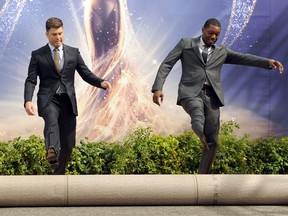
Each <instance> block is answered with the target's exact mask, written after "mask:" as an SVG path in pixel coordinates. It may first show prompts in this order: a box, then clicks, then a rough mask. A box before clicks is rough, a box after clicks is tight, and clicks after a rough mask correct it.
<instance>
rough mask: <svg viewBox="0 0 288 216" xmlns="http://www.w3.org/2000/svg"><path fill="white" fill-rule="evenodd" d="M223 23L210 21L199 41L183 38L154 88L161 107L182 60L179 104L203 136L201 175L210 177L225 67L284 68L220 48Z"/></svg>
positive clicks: (254, 56) (265, 60) (222, 101)
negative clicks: (165, 87) (168, 83)
mask: <svg viewBox="0 0 288 216" xmlns="http://www.w3.org/2000/svg"><path fill="white" fill-rule="evenodd" d="M220 31H221V24H220V22H219V21H218V20H217V19H215V18H211V19H208V20H207V21H206V22H205V24H204V26H203V27H202V35H201V36H200V37H198V38H183V39H181V40H180V42H179V43H178V44H177V45H176V47H175V48H174V49H172V50H171V51H170V53H169V54H168V55H167V57H166V58H165V59H164V61H163V62H162V63H161V65H160V67H159V69H158V72H157V76H156V78H155V82H154V84H153V86H152V92H153V93H154V94H153V102H154V103H156V104H157V105H159V106H160V104H161V102H162V101H163V97H164V94H163V92H162V88H163V85H164V82H165V80H166V77H167V76H168V74H169V73H170V71H171V70H172V68H173V66H174V65H175V63H176V62H177V61H178V60H179V59H180V60H181V63H182V76H181V80H180V83H179V88H178V99H177V104H178V105H181V106H182V107H183V109H184V110H185V111H186V112H187V113H188V114H189V115H190V117H191V124H192V130H193V131H194V132H195V133H196V134H197V135H198V136H199V138H200V140H201V142H202V144H203V146H204V148H203V153H202V157H201V160H200V164H199V168H198V173H199V174H208V173H210V171H211V167H212V163H213V160H214V158H215V154H216V150H217V145H218V134H219V128H220V120H219V119H220V110H219V107H221V106H224V96H223V92H222V85H221V77H220V75H221V68H222V66H223V64H238V65H246V66H254V67H260V68H266V69H272V68H278V69H279V71H280V73H282V72H283V70H284V68H283V66H282V64H281V63H280V62H279V61H275V60H273V59H267V58H263V57H260V56H256V55H251V54H242V53H238V52H234V51H232V50H230V49H228V48H227V47H226V46H225V45H220V46H218V45H216V44H215V43H216V41H217V39H218V37H219V35H220Z"/></svg>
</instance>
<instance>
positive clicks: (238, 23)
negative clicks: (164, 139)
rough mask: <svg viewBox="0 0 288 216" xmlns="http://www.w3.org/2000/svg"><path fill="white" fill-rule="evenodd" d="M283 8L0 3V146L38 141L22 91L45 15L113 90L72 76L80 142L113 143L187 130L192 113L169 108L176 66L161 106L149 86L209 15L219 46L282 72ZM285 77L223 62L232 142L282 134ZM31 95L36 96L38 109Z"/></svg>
mask: <svg viewBox="0 0 288 216" xmlns="http://www.w3.org/2000/svg"><path fill="white" fill-rule="evenodd" d="M287 10H288V1H287V0H261V1H260V0H258V1H257V0H203V1H198V0H190V1H187V0H157V1H155V0H137V1H133V0H107V1H101V0H86V1H76V0H67V1H57V4H56V2H55V1H51V0H41V1H40V0H2V1H0V35H1V37H0V59H1V65H0V73H1V79H0V91H1V94H0V103H1V112H0V118H1V121H0V140H1V141H4V140H9V139H13V138H15V137H18V136H21V137H23V138H27V137H29V136H30V135H32V134H35V135H39V136H42V133H43V132H42V131H43V127H44V126H43V125H44V123H43V119H42V118H40V117H37V116H28V115H27V114H26V113H25V110H24V106H23V102H24V101H23V92H24V82H25V78H26V76H27V71H28V64H29V61H30V57H31V52H32V51H33V50H35V49H38V48H39V47H41V46H43V45H45V44H46V43H47V42H48V40H47V38H46V36H45V22H46V20H47V19H48V18H50V17H58V18H61V19H62V20H63V22H64V29H65V39H64V43H65V44H67V45H70V46H74V47H78V48H79V50H80V52H81V55H82V56H83V58H84V60H85V62H86V64H87V65H88V66H89V68H91V70H92V71H93V73H95V74H96V75H97V76H99V77H102V78H105V79H107V80H108V81H110V82H111V83H112V86H113V88H112V89H111V90H109V91H103V90H101V89H97V88H94V87H93V86H90V85H89V84H87V83H85V82H84V81H83V80H82V79H81V78H80V76H79V75H78V74H77V75H76V80H77V82H76V90H77V100H78V106H79V107H78V108H79V116H78V117H77V122H78V125H77V140H78V141H79V140H81V139H84V138H85V137H88V139H89V140H94V141H100V140H105V141H116V140H119V139H123V138H124V137H125V136H127V135H129V134H131V133H132V132H133V131H134V130H135V129H136V128H139V127H151V128H152V129H153V131H154V132H155V133H160V134H163V135H168V134H172V135H177V134H179V133H182V132H184V131H185V130H191V125H190V119H189V116H188V115H187V114H186V112H185V111H184V110H183V109H182V108H181V107H180V106H177V105H176V98H177V88H178V82H179V80H180V76H181V64H180V62H178V63H177V64H176V65H175V67H174V68H173V70H172V71H171V73H170V74H169V76H168V78H167V80H166V83H165V85H164V89H163V91H164V94H165V100H164V103H163V104H162V106H161V107H158V106H157V105H155V104H154V103H153V102H152V93H151V87H152V84H153V81H154V78H155V76H156V73H157V69H158V67H159V65H160V63H161V62H162V60H163V59H164V58H165V56H166V55H167V54H168V52H169V51H170V50H171V49H172V48H173V47H174V46H175V45H176V43H177V42H178V41H179V40H180V38H183V37H197V36H200V35H201V28H202V26H203V24H204V22H205V21H206V20H207V19H208V18H211V17H215V18H217V19H219V20H220V22H221V24H222V32H221V35H220V38H219V40H218V42H217V43H218V44H226V45H227V46H228V47H229V48H231V49H232V50H234V51H238V52H244V53H251V54H256V55H260V56H263V57H267V58H273V59H277V60H279V61H280V62H282V63H283V64H284V68H288V64H287V59H288V40H287V39H286V36H287V34H288V29H287V28H286V27H285V26H286V25H287V24H286V22H287V20H286V19H285V17H287ZM287 76H288V74H287V73H286V72H285V71H284V73H283V74H280V73H279V72H278V70H265V69H260V68H256V67H243V66H235V65H224V67H223V70H222V81H223V89H224V95H225V104H226V106H224V107H223V108H221V120H222V121H230V120H233V121H236V122H237V123H238V124H239V125H240V129H239V130H238V131H237V133H238V134H239V135H243V134H249V135H250V136H251V137H252V138H257V137H266V136H270V135H275V136H277V137H281V136H287V135H288V130H287V128H288V115H286V110H287V104H288V102H287V101H288V100H287V99H286V97H287V92H288V85H287ZM38 84H39V83H38ZM36 95H37V89H35V93H34V98H33V99H34V100H33V102H34V104H35V105H36Z"/></svg>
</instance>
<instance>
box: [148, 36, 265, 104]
mask: <svg viewBox="0 0 288 216" xmlns="http://www.w3.org/2000/svg"><path fill="white" fill-rule="evenodd" d="M199 40H200V37H198V38H182V39H181V40H180V41H179V43H178V44H177V45H176V47H175V48H174V49H172V50H171V51H170V53H169V54H168V55H167V57H166V58H165V59H164V61H163V62H162V63H161V65H160V67H159V69H158V72H157V75H156V78H155V82H154V84H153V86H152V92H155V91H156V90H161V91H162V88H163V85H164V82H165V80H166V77H167V76H168V74H169V73H170V71H171V70H172V68H173V66H174V65H175V63H176V62H177V61H178V60H179V59H180V60H181V64H182V75H181V79H180V83H179V88H178V99H177V104H178V105H179V104H180V100H181V99H184V98H191V97H192V98H193V97H195V96H197V95H198V94H199V93H200V91H201V89H202V87H203V85H204V82H205V80H206V75H207V78H208V79H209V81H210V83H211V85H212V87H213V89H214V91H215V93H216V95H217V96H218V99H219V106H224V96H223V92H222V84H221V69H222V66H223V64H238V65H247V66H255V67H260V68H266V69H271V67H269V59H267V58H263V57H259V56H255V55H251V54H242V53H238V52H234V51H232V50H230V49H228V48H227V47H226V46H225V45H220V46H217V45H215V49H214V51H213V53H212V54H211V57H210V59H209V61H208V62H207V64H206V65H205V63H204V61H203V58H202V55H201V54H200V51H199V47H198V43H199Z"/></svg>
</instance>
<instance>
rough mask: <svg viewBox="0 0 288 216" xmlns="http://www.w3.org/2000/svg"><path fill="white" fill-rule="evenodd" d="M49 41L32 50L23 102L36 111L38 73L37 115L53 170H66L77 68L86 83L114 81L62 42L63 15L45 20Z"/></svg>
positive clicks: (74, 112) (71, 142)
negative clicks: (96, 70) (94, 69)
mask: <svg viewBox="0 0 288 216" xmlns="http://www.w3.org/2000/svg"><path fill="white" fill-rule="evenodd" d="M46 36H47V38H48V41H49V42H48V44H47V45H45V46H43V47H41V48H40V49H37V50H35V51H33V52H32V57H31V60H30V64H29V68H28V76H27V78H26V81H25V89H24V102H25V110H26V112H27V114H28V115H35V108H34V105H33V103H32V97H33V92H34V89H35V86H36V85H37V78H38V77H39V80H40V83H39V91H38V94H37V106H38V115H39V116H41V117H42V118H43V119H44V122H45V126H44V138H45V145H46V149H47V155H46V157H47V160H48V161H49V163H50V165H51V167H52V168H53V169H55V170H54V174H56V175H57V174H58V175H61V174H65V168H66V165H67V163H68V161H69V158H70V156H71V153H72V149H73V147H74V146H75V137H76V116H77V115H78V111H77V102H76V94H75V88H74V79H75V70H77V72H78V73H79V75H80V76H81V78H82V79H83V80H84V81H86V82H87V83H89V84H91V85H93V86H95V87H98V88H102V89H109V88H111V84H110V83H109V82H108V81H105V80H103V79H101V78H99V77H97V76H96V75H95V74H93V73H92V72H91V71H90V70H89V69H88V67H87V66H86V65H85V63H84V61H83V59H82V57H81V55H80V52H79V50H78V49H77V48H74V47H70V46H67V45H65V44H63V39H64V29H63V22H62V20H61V19H58V18H55V17H52V18H49V19H48V20H47V21H46Z"/></svg>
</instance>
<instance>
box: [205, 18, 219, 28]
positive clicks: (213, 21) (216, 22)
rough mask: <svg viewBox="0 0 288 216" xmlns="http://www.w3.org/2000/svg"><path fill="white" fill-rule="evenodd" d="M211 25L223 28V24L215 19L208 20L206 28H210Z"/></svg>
mask: <svg viewBox="0 0 288 216" xmlns="http://www.w3.org/2000/svg"><path fill="white" fill-rule="evenodd" d="M210 25H214V26H218V27H220V28H221V23H220V22H219V20H217V19H215V18H210V19H208V20H207V21H206V22H205V24H204V28H208V27H209V26H210Z"/></svg>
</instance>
